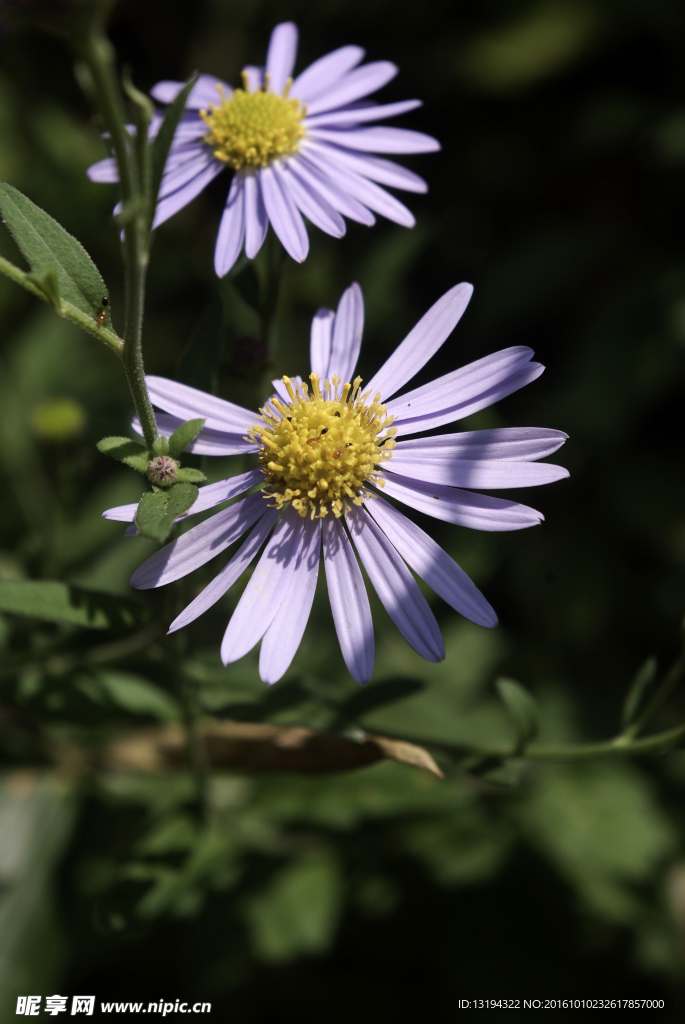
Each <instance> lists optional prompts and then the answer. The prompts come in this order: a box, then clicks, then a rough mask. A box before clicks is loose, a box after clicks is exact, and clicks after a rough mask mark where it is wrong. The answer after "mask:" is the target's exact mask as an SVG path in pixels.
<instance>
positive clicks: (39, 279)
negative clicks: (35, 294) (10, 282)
mask: <svg viewBox="0 0 685 1024" xmlns="http://www.w3.org/2000/svg"><path fill="white" fill-rule="evenodd" d="M26 276H27V277H28V279H29V281H33V283H34V284H35V285H36V286H37V287H38V288H40V290H41V292H42V293H43V295H44V296H45V301H46V302H49V303H50V305H51V306H52V308H53V309H56V310H57V312H58V313H59V312H60V310H61V308H62V300H61V299H60V297H59V284H58V283H57V274H56V273H55V268H54V267H43V269H42V270H31V271H29V273H28V274H27V275H26Z"/></svg>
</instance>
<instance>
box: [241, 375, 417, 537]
mask: <svg viewBox="0 0 685 1024" xmlns="http://www.w3.org/2000/svg"><path fill="white" fill-rule="evenodd" d="M309 379H310V381H311V391H310V390H309V387H308V386H307V384H305V383H302V384H300V385H298V386H297V388H295V387H293V383H292V381H291V379H290V377H284V378H283V383H284V384H285V388H286V391H287V393H288V397H289V399H290V401H289V402H288V404H286V403H285V402H283V401H281V399H280V398H277V397H275V398H272V399H271V401H270V402H269V403H267V405H266V406H265V408H264V409H260V412H261V414H262V422H261V423H256V424H255V425H254V426H253V427H252V430H251V431H250V435H249V436H250V440H251V441H254V442H255V443H256V444H258V445H259V447H260V454H259V461H260V464H261V468H262V472H263V473H264V474H265V476H266V478H267V481H268V484H269V486H268V487H266V488H265V496H266V497H269V498H273V499H274V501H275V507H278V508H282V507H283V506H285V505H286V504H287V503H291V504H292V507H293V508H294V509H295V510H296V511H297V512H298V513H299V515H300V516H302V517H303V518H304V517H305V516H307V515H309V516H310V518H311V519H322V518H323V517H324V516H326V515H328V514H329V512H332V513H333V515H334V516H335V517H336V518H338V519H339V518H340V517H341V516H342V515H343V514H344V513H345V512H346V511H347V509H348V508H349V507H350V505H351V504H354V505H361V504H362V503H363V500H364V497H368V495H365V493H364V485H365V484H367V483H368V482H372V483H375V484H376V485H380V486H382V481H381V480H380V478H379V475H378V468H379V466H381V465H382V463H383V462H385V461H387V460H388V459H390V458H391V456H392V449H393V448H394V447H395V440H394V436H395V434H396V433H397V428H396V427H393V426H392V421H393V418H392V416H388V412H387V409H386V407H385V406H384V405H381V400H380V399H381V396H380V394H377V395H376V396H375V397H374V398H373V399H372V398H371V393H370V392H366V393H364V394H362V391H361V383H362V379H361V377H357V378H356V379H355V380H354V382H353V383H352V384H342V386H341V383H340V378H339V377H337V376H335V377H332V378H331V379H330V380H321V378H320V377H318V376H317V374H315V373H312V374H310V377H309Z"/></svg>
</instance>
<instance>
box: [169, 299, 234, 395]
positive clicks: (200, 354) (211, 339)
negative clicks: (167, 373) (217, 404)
mask: <svg viewBox="0 0 685 1024" xmlns="http://www.w3.org/2000/svg"><path fill="white" fill-rule="evenodd" d="M223 340H224V307H223V304H222V302H221V299H218V298H215V299H213V300H212V301H211V302H210V304H209V305H208V306H207V308H206V309H205V311H204V313H203V314H202V316H201V317H200V320H199V322H198V324H197V326H196V327H195V330H194V331H193V333H192V334H191V336H190V341H189V342H188V344H187V346H186V348H185V349H184V351H183V354H182V355H181V358H180V360H179V364H178V371H177V374H176V376H177V378H178V380H179V381H180V382H181V383H182V384H188V385H189V386H190V387H191V388H198V390H199V391H207V392H208V393H209V394H214V392H215V391H216V379H217V369H218V366H219V360H220V359H221V349H222V346H223Z"/></svg>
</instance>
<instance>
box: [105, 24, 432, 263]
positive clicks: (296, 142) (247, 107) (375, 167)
mask: <svg viewBox="0 0 685 1024" xmlns="http://www.w3.org/2000/svg"><path fill="white" fill-rule="evenodd" d="M296 54H297V27H296V25H294V24H293V23H292V22H284V23H283V24H281V25H277V26H276V28H275V29H274V30H273V32H272V34H271V40H270V42H269V50H268V53H267V55H266V67H265V68H256V67H246V68H244V70H243V72H242V79H243V88H242V89H232V88H231V86H230V85H227V84H226V83H225V82H222V81H221V80H220V79H218V78H213V77H212V76H211V75H200V77H199V78H198V80H197V83H196V84H195V86H194V87H193V89H192V92H191V93H190V95H189V97H188V100H187V102H186V112H185V114H184V115H183V118H182V120H181V123H180V125H179V127H178V129H177V131H176V134H175V136H174V140H173V143H172V146H171V150H170V152H169V158H168V160H167V163H166V167H165V170H164V177H163V178H162V183H161V186H160V190H159V196H158V201H157V210H156V213H155V219H154V224H153V227H158V226H159V225H160V224H162V223H163V222H164V221H165V220H168V218H169V217H171V216H173V214H175V213H177V212H178V211H179V210H180V209H182V208H183V207H184V206H186V205H187V204H188V203H189V202H190V201H191V200H192V199H194V198H195V196H197V195H199V193H200V192H201V191H202V190H203V189H204V188H205V186H207V185H208V184H209V182H210V181H212V179H213V178H215V177H216V176H217V174H220V173H221V172H222V171H223V170H225V168H227V167H230V168H232V169H233V171H234V174H233V180H232V181H231V185H230V188H229V192H228V199H227V200H226V207H225V209H224V213H223V216H222V218H221V224H220V226H219V234H218V236H217V241H216V249H215V252H214V268H215V270H216V273H217V274H218V275H219V277H223V276H224V274H227V273H228V271H229V270H230V269H231V267H232V266H233V264H234V263H235V261H236V260H237V258H238V256H239V255H240V251H241V249H242V248H243V243H244V245H245V252H246V254H247V256H249V258H250V259H253V258H254V257H255V256H256V255H257V253H258V252H259V250H260V249H261V247H262V244H263V242H264V239H265V237H266V232H267V229H268V226H269V223H271V225H272V226H273V229H274V231H275V232H276V234H277V235H278V237H279V238H280V240H281V242H282V243H283V246H284V248H285V249H286V250H287V252H288V253H289V254H290V255H291V256H292V258H293V259H294V260H297V261H298V262H299V263H301V262H302V260H304V259H305V258H306V256H307V253H308V251H309V238H308V236H307V230H306V228H305V225H304V221H303V220H302V214H304V216H305V217H307V219H308V220H310V221H311V223H312V224H315V225H316V227H318V228H321V230H322V231H325V232H326V234H329V235H333V237H334V238H341V237H342V235H344V234H345V221H344V220H343V217H349V218H350V220H355V221H358V222H359V223H360V224H367V225H371V224H374V223H375V217H374V214H373V213H372V211H374V212H375V213H380V214H382V215H383V216H384V217H387V218H388V219H389V220H392V221H395V222H396V223H397V224H402V225H403V226H404V227H413V226H414V223H415V222H414V217H413V216H412V214H411V213H410V211H409V210H408V209H407V207H406V206H404V205H403V204H402V203H400V202H399V200H397V199H395V197H394V196H392V195H390V193H389V192H386V191H385V189H383V188H381V187H380V185H389V186H391V187H392V188H398V189H404V190H405V191H407V192H426V191H427V185H426V183H425V181H424V180H423V179H422V178H420V177H419V176H418V175H416V174H414V173H413V172H412V171H408V170H407V169H406V168H404V167H400V166H399V165H398V164H395V163H392V162H391V161H389V160H385V159H382V158H381V157H378V156H373V155H371V154H373V153H428V152H432V151H434V150H438V149H440V144H439V143H438V142H437V141H436V140H435V139H433V138H431V137H430V136H429V135H424V134H422V133H421V132H415V131H408V130H407V129H404V128H387V127H385V126H380V125H373V126H371V125H370V124H369V122H371V121H377V120H378V119H379V118H381V117H395V116H397V115H398V114H403V113H405V112H406V111H408V110H413V109H414V108H415V107H419V106H421V101H420V100H405V101H404V102H402V103H387V104H384V105H381V106H379V105H377V104H374V103H372V102H371V101H369V100H366V99H364V97H366V96H369V94H370V93H373V92H375V91H376V90H377V89H380V88H381V87H382V86H384V85H385V84H386V83H387V82H389V81H390V80H391V79H392V78H394V77H395V75H396V74H397V71H398V68H397V67H396V66H395V65H394V64H391V63H390V62H389V61H374V62H373V63H371V64H365V65H364V66H363V67H358V65H359V63H360V61H361V60H362V59H363V57H364V50H362V49H361V48H360V47H358V46H343V47H341V48H340V49H339V50H334V51H333V53H329V54H327V55H326V56H325V57H321V58H320V59H319V60H317V61H315V62H314V63H313V64H310V65H309V67H308V68H305V70H304V71H303V72H301V74H299V75H298V76H297V78H295V80H294V81H293V79H292V73H293V70H294V67H295V57H296ZM182 88H183V83H181V82H158V83H157V85H155V87H154V88H153V89H152V95H153V97H154V98H155V99H156V100H158V102H160V103H171V102H172V101H173V100H174V99H175V97H176V96H177V95H178V93H179V91H180V90H181V89H182ZM161 120H162V119H161V115H159V114H158V115H156V117H155V118H154V120H153V124H152V125H151V132H152V133H153V134H154V133H156V132H157V131H158V130H159V125H160V124H161ZM88 176H89V177H90V179H91V180H92V181H98V182H115V181H117V180H118V178H117V169H116V164H115V161H114V160H113V159H112V158H109V159H106V160H101V161H100V162H99V163H96V164H93V166H92V167H90V168H89V170H88ZM379 182H380V184H378V183H379Z"/></svg>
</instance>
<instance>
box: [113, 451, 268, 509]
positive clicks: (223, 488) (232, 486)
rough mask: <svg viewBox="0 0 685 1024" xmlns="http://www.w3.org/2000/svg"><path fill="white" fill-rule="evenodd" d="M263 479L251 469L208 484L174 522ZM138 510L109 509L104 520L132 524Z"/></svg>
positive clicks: (232, 496) (130, 507)
mask: <svg viewBox="0 0 685 1024" xmlns="http://www.w3.org/2000/svg"><path fill="white" fill-rule="evenodd" d="M186 451H188V449H186ZM263 479H264V476H263V474H262V472H261V470H259V469H250V470H248V472H247V473H241V474H240V475H239V476H231V477H229V478H228V479H227V480H219V481H218V483H215V484H206V485H205V486H204V487H201V488H200V493H199V494H198V496H197V499H196V500H195V503H194V505H193V506H192V508H191V509H190V511H189V512H184V513H183V515H182V516H178V518H177V519H175V520H174V522H176V523H180V522H181V520H183V519H188V518H189V517H190V516H196V515H197V514H198V512H206V511H207V509H208V508H214V506H215V505H221V503H222V502H224V501H229V500H230V499H231V498H236V497H237V496H238V495H239V494H243V493H244V492H245V491H249V489H250V488H251V487H254V486H255V485H256V484H259V483H261V482H262V480H263ZM137 509H138V503H137V502H134V503H133V504H132V505H119V506H118V507H117V508H109V509H107V511H106V512H103V513H102V517H103V519H115V520H118V521H119V522H122V523H132V522H133V520H134V519H135V518H136V511H137Z"/></svg>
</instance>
